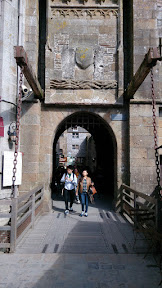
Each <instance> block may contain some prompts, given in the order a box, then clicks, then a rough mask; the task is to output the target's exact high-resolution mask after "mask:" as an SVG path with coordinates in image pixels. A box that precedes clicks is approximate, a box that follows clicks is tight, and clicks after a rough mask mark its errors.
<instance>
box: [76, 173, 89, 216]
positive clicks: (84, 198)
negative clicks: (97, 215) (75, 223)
mask: <svg viewBox="0 0 162 288" xmlns="http://www.w3.org/2000/svg"><path fill="white" fill-rule="evenodd" d="M92 185H93V182H92V181H91V178H90V177H88V171H87V170H86V169H85V170H83V172H82V177H81V179H80V180H79V183H78V187H77V190H76V195H78V191H80V194H81V203H82V204H81V206H82V212H81V213H80V215H79V216H80V217H82V216H83V215H84V216H85V217H88V191H89V188H90V187H91V186H92Z"/></svg>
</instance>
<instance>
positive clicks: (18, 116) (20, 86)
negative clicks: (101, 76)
mask: <svg viewBox="0 0 162 288" xmlns="http://www.w3.org/2000/svg"><path fill="white" fill-rule="evenodd" d="M22 78H23V69H22V68H21V72H20V80H19V95H18V100H17V118H16V142H15V152H14V161H13V164H14V167H13V176H12V196H13V197H15V181H16V171H17V168H16V166H17V157H18V147H19V132H20V117H21V103H22Z"/></svg>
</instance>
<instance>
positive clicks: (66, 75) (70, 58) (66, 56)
mask: <svg viewBox="0 0 162 288" xmlns="http://www.w3.org/2000/svg"><path fill="white" fill-rule="evenodd" d="M74 68H75V52H74V49H65V50H63V51H62V77H63V79H72V78H74Z"/></svg>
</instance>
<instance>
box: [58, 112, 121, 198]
mask: <svg viewBox="0 0 162 288" xmlns="http://www.w3.org/2000/svg"><path fill="white" fill-rule="evenodd" d="M76 127H81V128H84V129H85V130H86V131H87V133H89V134H90V135H91V136H92V137H90V138H92V139H93V141H94V143H95V145H94V146H95V151H94V155H93V154H91V153H93V152H92V151H91V147H92V146H91V145H90V146H89V151H87V154H91V155H90V158H91V159H92V161H94V162H95V165H94V167H93V171H91V169H90V168H91V167H86V168H88V170H89V171H90V176H91V177H92V179H93V181H94V182H95V186H96V189H97V190H98V192H99V194H101V195H103V196H107V197H109V198H111V199H112V200H113V199H114V196H115V195H116V191H117V145H116V139H115V135H114V133H113V131H112V129H111V127H110V126H109V125H108V123H106V121H105V120H104V119H103V118H101V116H99V115H96V114H95V113H90V112H76V113H73V114H72V115H70V116H68V117H66V118H65V119H64V120H63V121H62V122H61V123H60V124H59V126H58V128H57V132H56V135H55V139H54V144H53V179H52V187H53V190H54V187H55V181H56V179H55V178H56V170H57V166H58V159H57V154H58V153H57V144H58V140H59V138H60V137H61V135H62V134H63V133H64V131H67V130H68V129H69V128H70V129H73V130H75V128H76ZM60 150H61V149H60ZM93 150H94V149H93ZM63 156H66V155H63ZM87 157H88V155H87ZM64 158H65V157H64ZM85 165H86V166H88V165H87V162H85V163H84V168H85ZM80 168H82V167H81V166H80Z"/></svg>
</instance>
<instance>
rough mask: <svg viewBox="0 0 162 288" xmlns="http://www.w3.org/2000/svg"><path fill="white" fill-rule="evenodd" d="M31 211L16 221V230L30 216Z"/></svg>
mask: <svg viewBox="0 0 162 288" xmlns="http://www.w3.org/2000/svg"><path fill="white" fill-rule="evenodd" d="M31 213H32V211H31V210H29V211H28V212H27V213H25V214H24V215H23V216H22V217H21V218H20V219H19V220H18V221H17V228H18V227H19V226H20V225H21V224H22V223H23V222H24V221H25V220H26V219H27V218H28V217H29V216H30V215H31Z"/></svg>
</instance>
